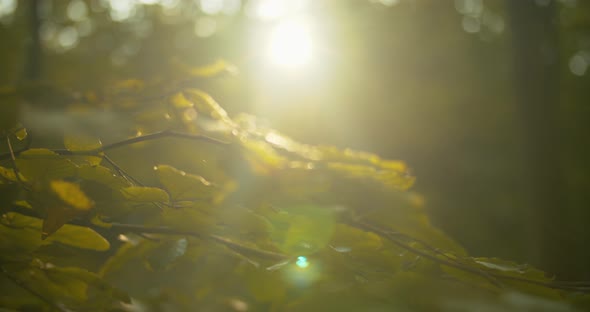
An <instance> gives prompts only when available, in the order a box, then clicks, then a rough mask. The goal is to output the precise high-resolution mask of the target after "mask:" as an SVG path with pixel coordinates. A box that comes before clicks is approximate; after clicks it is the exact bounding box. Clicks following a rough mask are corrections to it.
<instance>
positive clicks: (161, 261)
mask: <svg viewBox="0 0 590 312" xmlns="http://www.w3.org/2000/svg"><path fill="white" fill-rule="evenodd" d="M187 246H188V240H187V239H186V238H184V237H183V238H180V239H177V240H168V241H165V242H162V243H160V245H159V246H158V247H156V248H155V249H153V250H151V252H150V253H149V254H148V255H147V256H146V261H147V263H148V265H149V268H150V269H152V270H155V271H166V270H169V269H170V267H171V266H172V265H174V262H175V261H176V260H178V259H179V258H180V257H182V256H183V255H184V254H185V253H186V250H187Z"/></svg>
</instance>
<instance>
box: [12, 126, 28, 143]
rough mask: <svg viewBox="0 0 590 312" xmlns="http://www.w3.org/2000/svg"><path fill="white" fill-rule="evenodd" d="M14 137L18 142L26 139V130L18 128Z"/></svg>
mask: <svg viewBox="0 0 590 312" xmlns="http://www.w3.org/2000/svg"><path fill="white" fill-rule="evenodd" d="M14 135H16V138H17V139H19V141H22V140H24V139H26V138H27V135H28V134H27V129H26V128H20V129H19V130H18V131H17V132H16V133H15V134H14Z"/></svg>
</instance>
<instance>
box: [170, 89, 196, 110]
mask: <svg viewBox="0 0 590 312" xmlns="http://www.w3.org/2000/svg"><path fill="white" fill-rule="evenodd" d="M170 103H172V105H174V107H176V108H191V107H193V106H194V104H193V102H191V101H189V100H187V99H186V97H184V94H182V92H179V93H176V94H175V95H173V96H172V97H171V98H170Z"/></svg>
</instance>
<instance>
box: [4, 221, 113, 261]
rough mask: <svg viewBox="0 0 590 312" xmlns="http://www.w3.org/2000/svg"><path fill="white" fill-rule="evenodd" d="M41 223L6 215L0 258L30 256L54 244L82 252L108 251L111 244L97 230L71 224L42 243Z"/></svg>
mask: <svg viewBox="0 0 590 312" xmlns="http://www.w3.org/2000/svg"><path fill="white" fill-rule="evenodd" d="M42 222H43V221H42V220H41V219H37V218H32V217H28V216H24V215H21V214H18V213H14V212H10V213H7V214H4V215H3V216H2V222H1V223H0V250H2V252H0V254H1V255H5V254H6V255H9V254H10V253H18V251H19V250H21V251H22V252H23V253H28V252H31V251H33V250H35V249H37V248H38V247H39V246H41V245H48V244H52V243H55V242H59V243H61V244H65V245H68V246H73V247H78V248H83V249H91V250H99V251H103V250H107V249H109V242H108V241H107V240H106V239H105V238H104V237H102V236H101V235H100V234H98V233H96V232H95V231H94V230H92V229H90V228H87V227H82V226H77V225H70V224H66V225H64V226H63V227H62V228H61V229H60V230H59V231H57V232H56V233H55V234H54V235H52V236H50V237H49V238H47V239H46V240H45V241H42V240H41V238H40V236H39V233H41V227H42ZM10 250H12V251H10Z"/></svg>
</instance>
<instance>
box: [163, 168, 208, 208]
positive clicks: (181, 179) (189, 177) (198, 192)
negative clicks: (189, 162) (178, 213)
mask: <svg viewBox="0 0 590 312" xmlns="http://www.w3.org/2000/svg"><path fill="white" fill-rule="evenodd" d="M154 169H155V170H156V173H157V174H158V177H159V179H160V182H161V183H162V185H163V186H164V188H165V189H166V190H167V191H168V193H169V194H170V197H171V198H172V200H174V201H181V200H197V199H199V200H203V199H211V198H212V196H213V193H214V192H215V187H214V186H213V185H212V184H211V182H209V181H207V180H206V179H205V178H203V177H201V176H198V175H193V174H189V173H186V172H184V171H181V170H178V169H176V168H174V167H171V166H168V165H158V166H156V167H155V168H154Z"/></svg>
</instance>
